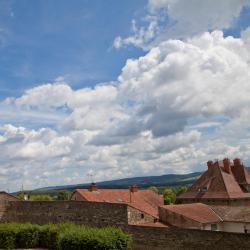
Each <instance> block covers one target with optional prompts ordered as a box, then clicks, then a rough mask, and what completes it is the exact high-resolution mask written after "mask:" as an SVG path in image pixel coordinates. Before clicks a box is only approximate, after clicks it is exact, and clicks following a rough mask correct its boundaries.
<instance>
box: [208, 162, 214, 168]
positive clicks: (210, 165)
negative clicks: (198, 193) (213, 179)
mask: <svg viewBox="0 0 250 250" xmlns="http://www.w3.org/2000/svg"><path fill="white" fill-rule="evenodd" d="M213 165H214V163H213V161H208V162H207V169H212V167H213Z"/></svg>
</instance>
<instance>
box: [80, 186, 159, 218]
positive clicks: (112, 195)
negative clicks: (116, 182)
mask: <svg viewBox="0 0 250 250" xmlns="http://www.w3.org/2000/svg"><path fill="white" fill-rule="evenodd" d="M75 192H77V193H78V194H79V195H80V196H81V197H82V198H83V199H84V200H87V201H95V202H110V203H126V204H128V205H130V206H131V207H134V208H136V209H138V210H140V211H144V212H145V213H147V214H149V215H152V216H154V217H157V218H158V207H159V206H161V205H163V204H164V201H163V197H162V196H160V195H158V194H156V193H155V192H153V191H152V190H138V189H136V190H134V191H133V190H132V191H131V190H128V189H95V190H90V189H77V190H76V191H75Z"/></svg>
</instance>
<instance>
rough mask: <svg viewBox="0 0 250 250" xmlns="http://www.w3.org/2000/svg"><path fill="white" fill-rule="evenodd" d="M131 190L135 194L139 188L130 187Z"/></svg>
mask: <svg viewBox="0 0 250 250" xmlns="http://www.w3.org/2000/svg"><path fill="white" fill-rule="evenodd" d="M129 190H130V192H131V193H135V192H137V191H138V187H137V186H136V185H132V186H129Z"/></svg>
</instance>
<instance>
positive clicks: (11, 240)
mask: <svg viewBox="0 0 250 250" xmlns="http://www.w3.org/2000/svg"><path fill="white" fill-rule="evenodd" d="M15 247H16V235H15V231H14V228H13V227H11V226H9V225H8V224H0V248H1V249H13V248H15Z"/></svg>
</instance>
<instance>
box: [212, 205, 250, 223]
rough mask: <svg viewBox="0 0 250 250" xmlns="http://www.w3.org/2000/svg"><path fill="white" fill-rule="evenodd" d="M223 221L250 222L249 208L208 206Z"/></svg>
mask: <svg viewBox="0 0 250 250" xmlns="http://www.w3.org/2000/svg"><path fill="white" fill-rule="evenodd" d="M210 207H211V208H212V209H213V210H214V212H215V213H216V214H218V216H220V218H221V219H222V220H223V221H231V222H250V207H249V206H210Z"/></svg>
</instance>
